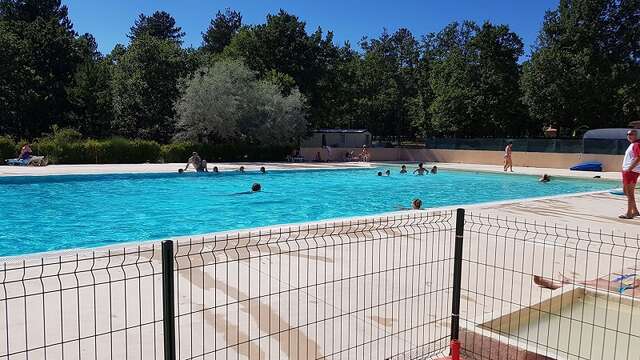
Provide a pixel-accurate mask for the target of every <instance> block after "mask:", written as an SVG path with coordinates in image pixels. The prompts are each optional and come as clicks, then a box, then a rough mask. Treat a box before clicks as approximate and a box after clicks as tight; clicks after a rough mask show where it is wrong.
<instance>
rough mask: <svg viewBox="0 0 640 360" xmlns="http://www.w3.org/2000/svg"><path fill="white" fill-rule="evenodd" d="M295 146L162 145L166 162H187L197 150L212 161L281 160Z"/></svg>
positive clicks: (240, 144)
mask: <svg viewBox="0 0 640 360" xmlns="http://www.w3.org/2000/svg"><path fill="white" fill-rule="evenodd" d="M292 149H293V146H261V145H254V144H242V143H239V144H195V143H188V142H179V143H172V144H168V145H162V150H161V157H162V159H163V160H164V162H185V161H186V160H187V159H188V158H189V156H191V153H192V152H194V151H196V152H197V153H198V155H200V157H202V158H203V159H206V160H207V161H210V162H216V161H280V160H284V159H285V158H286V157H287V154H289V153H291V151H292Z"/></svg>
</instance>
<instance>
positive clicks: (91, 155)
mask: <svg viewBox="0 0 640 360" xmlns="http://www.w3.org/2000/svg"><path fill="white" fill-rule="evenodd" d="M23 144H24V141H22V142H15V141H14V140H13V139H11V138H10V137H3V136H0V156H1V159H2V160H4V159H8V158H15V157H17V155H18V152H19V151H20V147H21V146H22V145H23ZM31 148H32V150H33V152H34V155H41V156H47V157H48V158H49V162H50V163H53V164H134V163H145V162H153V163H156V162H186V161H187V159H188V158H189V156H191V153H192V152H194V151H196V152H198V154H200V156H201V157H202V158H203V159H206V160H208V161H210V162H220V161H280V160H284V159H285V158H286V156H287V154H289V153H291V150H292V149H293V146H261V145H254V144H243V143H238V144H197V143H188V142H176V143H171V144H166V145H160V144H158V143H157V142H155V141H148V140H137V139H136V140H129V139H125V138H112V139H106V140H93V139H83V138H82V135H81V134H80V133H78V132H76V131H74V130H69V129H62V130H55V131H54V133H53V134H52V135H49V136H47V137H43V138H40V139H37V140H36V141H34V142H33V143H32V144H31Z"/></svg>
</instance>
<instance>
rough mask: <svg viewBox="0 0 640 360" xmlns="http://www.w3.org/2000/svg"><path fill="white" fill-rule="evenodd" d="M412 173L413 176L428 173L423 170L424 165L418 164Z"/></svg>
mask: <svg viewBox="0 0 640 360" xmlns="http://www.w3.org/2000/svg"><path fill="white" fill-rule="evenodd" d="M413 173H414V174H415V173H418V175H424V174H425V173H427V174H428V173H429V172H428V171H427V169H425V168H424V164H423V163H420V164H418V168H417V169H415V170H413Z"/></svg>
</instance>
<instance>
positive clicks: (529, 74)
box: [521, 0, 640, 134]
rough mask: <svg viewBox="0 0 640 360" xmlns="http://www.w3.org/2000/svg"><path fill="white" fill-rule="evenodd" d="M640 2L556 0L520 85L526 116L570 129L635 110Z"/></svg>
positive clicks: (624, 117) (612, 120) (629, 116)
mask: <svg viewBox="0 0 640 360" xmlns="http://www.w3.org/2000/svg"><path fill="white" fill-rule="evenodd" d="M639 54H640V2H638V1H637V0H573V1H568V0H561V1H560V3H559V5H558V8H557V9H555V10H553V11H549V12H547V14H546V15H545V19H544V24H543V26H542V29H541V31H540V34H539V36H538V42H537V47H536V49H535V51H534V52H533V54H532V55H531V59H530V60H529V61H528V62H527V63H525V65H524V73H523V76H522V80H521V86H522V89H523V92H524V101H525V103H526V104H527V106H528V107H529V112H530V114H531V116H532V117H533V118H534V119H535V120H537V121H538V122H539V123H545V124H555V125H556V126H558V127H560V130H561V131H562V132H564V133H567V134H570V133H572V132H573V131H572V130H574V129H576V128H579V127H584V126H586V127H588V128H596V127H615V126H624V125H626V123H627V122H628V121H630V120H636V119H637V117H638V116H639V115H640V113H639V112H638V110H639V108H638V104H639V103H640V102H639V101H638V99H640V92H639V90H640V89H638V86H637V81H638V78H639V71H640V56H639Z"/></svg>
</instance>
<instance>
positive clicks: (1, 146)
mask: <svg viewBox="0 0 640 360" xmlns="http://www.w3.org/2000/svg"><path fill="white" fill-rule="evenodd" d="M17 155H18V146H17V144H16V143H15V141H13V139H12V138H10V137H8V136H0V163H4V160H6V159H12V158H15V157H16V156H17Z"/></svg>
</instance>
